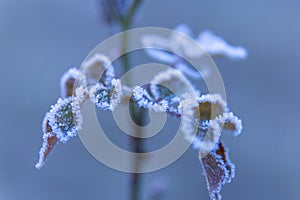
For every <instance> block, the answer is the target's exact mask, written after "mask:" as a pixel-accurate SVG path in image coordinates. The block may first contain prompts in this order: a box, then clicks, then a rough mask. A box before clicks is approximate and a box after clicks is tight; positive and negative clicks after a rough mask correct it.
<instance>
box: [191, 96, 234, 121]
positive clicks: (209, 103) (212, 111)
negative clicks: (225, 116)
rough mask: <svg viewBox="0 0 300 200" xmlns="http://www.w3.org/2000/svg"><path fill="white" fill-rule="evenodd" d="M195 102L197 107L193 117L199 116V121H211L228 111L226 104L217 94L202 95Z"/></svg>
mask: <svg viewBox="0 0 300 200" xmlns="http://www.w3.org/2000/svg"><path fill="white" fill-rule="evenodd" d="M197 101H198V104H199V105H198V106H197V107H196V108H195V109H196V113H195V114H196V115H195V116H196V117H199V116H200V119H201V120H208V119H213V118H215V117H216V116H218V115H220V114H222V113H223V112H227V110H228V108H227V103H226V102H225V101H224V99H223V98H222V96H221V95H219V94H206V95H202V96H201V97H199V98H198V99H197Z"/></svg>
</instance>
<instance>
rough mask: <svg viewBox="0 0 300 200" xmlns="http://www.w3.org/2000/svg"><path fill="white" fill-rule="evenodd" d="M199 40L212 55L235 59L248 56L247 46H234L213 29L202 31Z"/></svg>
mask: <svg viewBox="0 0 300 200" xmlns="http://www.w3.org/2000/svg"><path fill="white" fill-rule="evenodd" d="M197 41H198V43H199V44H200V45H202V46H203V47H204V48H205V49H206V51H207V52H208V53H209V54H210V55H211V56H225V57H228V58H231V59H233V60H242V59H245V58H247V51H246V49H245V48H243V47H241V46H232V45H230V44H228V43H227V42H226V41H225V40H224V39H223V38H221V37H219V36H217V35H215V34H214V33H212V32H211V31H203V32H201V33H200V34H199V36H198V38H197Z"/></svg>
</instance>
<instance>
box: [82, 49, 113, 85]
mask: <svg viewBox="0 0 300 200" xmlns="http://www.w3.org/2000/svg"><path fill="white" fill-rule="evenodd" d="M82 71H83V73H84V74H85V76H86V77H87V82H88V84H89V85H90V86H92V85H95V84H96V83H98V82H101V83H102V84H103V85H104V86H108V85H109V84H110V83H111V81H112V79H113V78H114V77H115V71H114V67H113V65H112V63H111V61H110V60H109V58H108V57H107V56H105V55H102V54H95V55H94V56H93V57H91V58H90V59H89V60H87V61H85V62H84V63H83V64H82Z"/></svg>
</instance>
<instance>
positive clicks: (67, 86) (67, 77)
mask: <svg viewBox="0 0 300 200" xmlns="http://www.w3.org/2000/svg"><path fill="white" fill-rule="evenodd" d="M76 81H77V86H83V87H86V86H87V82H86V77H85V75H84V74H82V73H81V72H79V71H78V70H77V69H76V68H72V69H69V70H68V71H67V72H66V73H64V75H63V76H62V78H61V80H60V90H61V97H62V98H66V97H70V96H72V95H73V90H74V84H75V82H76Z"/></svg>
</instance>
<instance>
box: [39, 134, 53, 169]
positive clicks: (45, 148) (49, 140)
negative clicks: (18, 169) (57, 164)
mask: <svg viewBox="0 0 300 200" xmlns="http://www.w3.org/2000/svg"><path fill="white" fill-rule="evenodd" d="M57 141H58V139H57V137H56V134H54V133H53V132H47V133H44V134H43V144H42V147H41V149H40V152H39V160H38V162H37V163H36V164H35V168H37V169H41V168H42V167H43V165H44V164H45V161H46V158H47V157H48V155H49V153H50V152H51V151H52V149H53V147H54V146H55V144H56V143H57Z"/></svg>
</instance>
